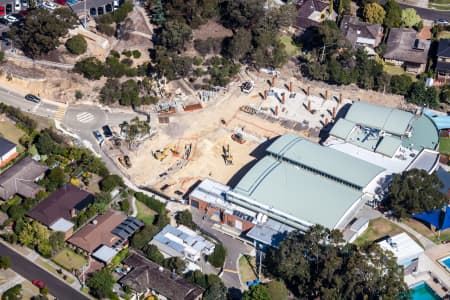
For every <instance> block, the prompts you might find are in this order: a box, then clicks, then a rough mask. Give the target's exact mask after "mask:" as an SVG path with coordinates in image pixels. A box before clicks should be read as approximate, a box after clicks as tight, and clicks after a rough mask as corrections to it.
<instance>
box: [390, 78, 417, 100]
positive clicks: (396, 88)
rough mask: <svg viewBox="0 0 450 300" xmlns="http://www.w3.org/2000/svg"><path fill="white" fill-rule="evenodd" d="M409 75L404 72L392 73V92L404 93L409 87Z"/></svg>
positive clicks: (410, 81)
mask: <svg viewBox="0 0 450 300" xmlns="http://www.w3.org/2000/svg"><path fill="white" fill-rule="evenodd" d="M411 83H412V79H411V76H408V75H406V74H402V75H393V76H392V77H391V82H390V90H391V92H392V93H394V94H399V95H406V94H407V93H408V91H409V89H410V87H411Z"/></svg>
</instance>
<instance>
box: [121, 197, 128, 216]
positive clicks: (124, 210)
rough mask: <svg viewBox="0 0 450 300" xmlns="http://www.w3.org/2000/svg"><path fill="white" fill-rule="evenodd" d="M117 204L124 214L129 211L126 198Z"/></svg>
mask: <svg viewBox="0 0 450 300" xmlns="http://www.w3.org/2000/svg"><path fill="white" fill-rule="evenodd" d="M119 206H120V210H121V211H123V212H124V213H126V214H127V213H128V212H129V211H130V201H128V199H125V200H122V201H120V202H119Z"/></svg>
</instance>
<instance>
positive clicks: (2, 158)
mask: <svg viewBox="0 0 450 300" xmlns="http://www.w3.org/2000/svg"><path fill="white" fill-rule="evenodd" d="M18 155H19V153H18V152H17V147H16V144H14V143H13V142H10V141H8V140H7V139H4V138H2V137H0V167H3V166H5V165H6V164H7V163H9V162H10V161H11V160H13V159H14V158H16V157H17V156H18Z"/></svg>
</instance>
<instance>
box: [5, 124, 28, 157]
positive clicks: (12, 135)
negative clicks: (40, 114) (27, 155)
mask: <svg viewBox="0 0 450 300" xmlns="http://www.w3.org/2000/svg"><path fill="white" fill-rule="evenodd" d="M24 134H25V133H24V132H23V131H22V130H21V129H19V128H17V127H16V126H15V125H14V124H13V123H11V122H8V121H3V122H0V136H2V137H4V138H5V139H7V140H10V141H11V142H13V143H15V144H17V146H18V147H17V150H18V151H22V150H23V148H22V146H20V144H19V140H20V138H21V137H22V136H23V135H24Z"/></svg>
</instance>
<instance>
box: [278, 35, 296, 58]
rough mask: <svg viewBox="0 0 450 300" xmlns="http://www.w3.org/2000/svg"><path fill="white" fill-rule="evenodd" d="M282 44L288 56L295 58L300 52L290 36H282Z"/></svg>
mask: <svg viewBox="0 0 450 300" xmlns="http://www.w3.org/2000/svg"><path fill="white" fill-rule="evenodd" d="M280 42H281V43H282V44H283V45H284V47H285V49H286V53H287V55H288V56H294V55H295V54H297V52H298V51H299V50H300V48H299V47H298V46H297V45H295V44H294V41H293V40H292V38H291V37H290V36H288V35H283V36H281V37H280Z"/></svg>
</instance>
